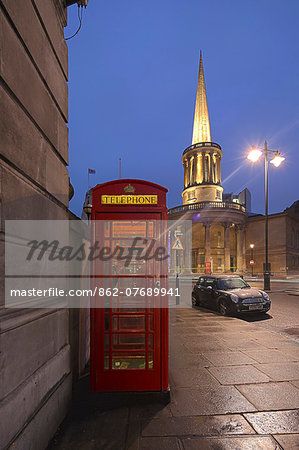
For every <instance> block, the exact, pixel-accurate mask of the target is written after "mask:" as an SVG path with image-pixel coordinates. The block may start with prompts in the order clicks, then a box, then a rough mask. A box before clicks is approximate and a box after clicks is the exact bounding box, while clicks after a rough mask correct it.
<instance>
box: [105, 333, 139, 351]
mask: <svg viewBox="0 0 299 450" xmlns="http://www.w3.org/2000/svg"><path fill="white" fill-rule="evenodd" d="M112 350H145V334H138V335H135V334H113V335H112Z"/></svg>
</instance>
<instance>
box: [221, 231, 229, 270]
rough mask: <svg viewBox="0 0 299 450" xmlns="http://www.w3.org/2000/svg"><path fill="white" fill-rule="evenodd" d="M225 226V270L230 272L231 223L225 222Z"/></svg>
mask: <svg viewBox="0 0 299 450" xmlns="http://www.w3.org/2000/svg"><path fill="white" fill-rule="evenodd" d="M223 228H224V271H225V272H230V238H229V233H230V224H229V223H225V224H223Z"/></svg>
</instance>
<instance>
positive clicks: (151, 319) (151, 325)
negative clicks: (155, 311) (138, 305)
mask: <svg viewBox="0 0 299 450" xmlns="http://www.w3.org/2000/svg"><path fill="white" fill-rule="evenodd" d="M148 329H149V331H154V316H153V315H152V314H151V315H149V316H148Z"/></svg>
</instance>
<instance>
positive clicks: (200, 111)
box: [192, 51, 211, 145]
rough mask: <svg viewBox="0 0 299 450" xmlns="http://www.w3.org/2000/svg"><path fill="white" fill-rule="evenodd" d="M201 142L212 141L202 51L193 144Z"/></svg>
mask: <svg viewBox="0 0 299 450" xmlns="http://www.w3.org/2000/svg"><path fill="white" fill-rule="evenodd" d="M199 142H211V131H210V120H209V112H208V103H207V94H206V87H205V78H204V74H203V63H202V54H201V51H200V62H199V72H198V83H197V93H196V105H195V113H194V124H193V136H192V145H193V144H197V143H199Z"/></svg>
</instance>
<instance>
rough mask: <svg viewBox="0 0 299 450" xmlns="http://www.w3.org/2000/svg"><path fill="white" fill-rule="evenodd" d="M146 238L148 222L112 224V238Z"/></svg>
mask: <svg viewBox="0 0 299 450" xmlns="http://www.w3.org/2000/svg"><path fill="white" fill-rule="evenodd" d="M134 235H135V236H138V237H139V236H140V237H145V236H146V222H145V221H141V220H139V221H133V220H128V221H126V220H121V221H113V222H112V236H113V237H131V236H134Z"/></svg>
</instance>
